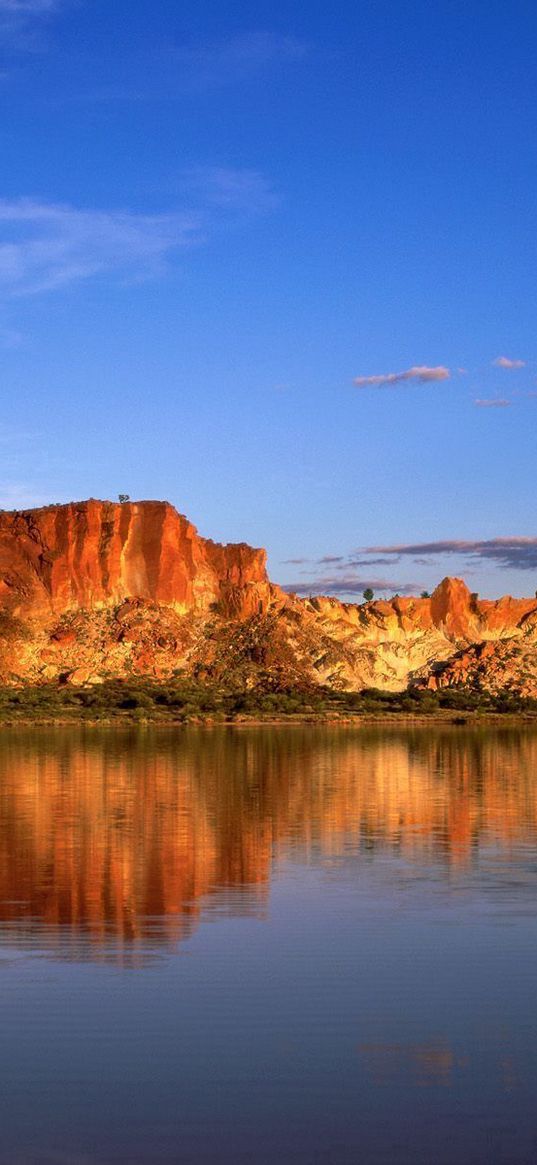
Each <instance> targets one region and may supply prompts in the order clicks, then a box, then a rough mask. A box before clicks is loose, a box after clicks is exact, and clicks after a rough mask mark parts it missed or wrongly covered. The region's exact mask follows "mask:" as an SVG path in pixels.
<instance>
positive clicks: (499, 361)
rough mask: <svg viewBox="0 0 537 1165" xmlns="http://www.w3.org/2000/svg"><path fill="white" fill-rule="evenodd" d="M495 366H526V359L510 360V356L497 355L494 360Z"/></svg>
mask: <svg viewBox="0 0 537 1165" xmlns="http://www.w3.org/2000/svg"><path fill="white" fill-rule="evenodd" d="M492 363H493V365H494V366H495V368H525V367H526V361H525V360H510V359H509V357H508V356H497V357H496V359H495V360H493V361H492Z"/></svg>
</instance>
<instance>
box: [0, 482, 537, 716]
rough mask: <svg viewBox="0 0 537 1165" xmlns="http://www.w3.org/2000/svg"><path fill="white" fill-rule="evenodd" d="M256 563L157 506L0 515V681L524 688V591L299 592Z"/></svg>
mask: <svg viewBox="0 0 537 1165" xmlns="http://www.w3.org/2000/svg"><path fill="white" fill-rule="evenodd" d="M265 561H266V558H265V552H264V551H263V550H255V549H252V547H250V546H247V545H245V544H244V543H241V544H238V545H228V546H221V545H218V544H216V543H214V542H210V541H208V540H207V539H204V538H201V537H200V536H199V534H198V533H197V531H196V529H195V527H194V526H193V525H192V524H191V523H190V522H189V521H188V520H187V519H186V518H185V517H183V516H182V515H181V514H178V513H177V511H176V510H175V509H174V508H173V506H170V505H169V504H168V503H166V502H136V503H125V504H123V505H119V504H115V503H112V502H102V501H95V500H90V501H87V502H80V503H72V504H69V505H65V506H47V507H45V508H43V509H37V510H26V511H23V512H12V513H7V512H0V681H1V682H4V683H6V682H7V683H20V682H25V681H32V682H48V681H57V680H58V679H61V680H64V681H65V680H69V681H70V682H72V683H97V682H99V681H102V680H103V679H105V678H108V677H112V676H117V677H127V676H129V675H137V676H143V675H147V676H152V677H155V678H162V679H164V678H165V677H166V676H169V675H170V674H171V673H173V672H174V671H176V670H177V669H181V670H183V671H186V672H189V673H192V674H195V675H197V676H200V677H202V678H203V677H206V678H208V679H211V680H219V681H221V682H224V683H226V684H234V685H236V686H245V687H252V686H254V685H256V684H257V683H262V684H267V683H268V684H272V685H284V684H286V683H287V684H294V683H314V684H326V685H328V686H331V687H338V688H346V689H350V690H360V689H362V688H364V687H374V688H381V689H384V690H387V691H400V690H403V689H404V688H406V687H407V686H408V684H409V683H410V684H412V683H417V684H419V685H420V686H423V685H425V686H429V687H439V686H445V685H457V684H474V685H477V686H481V687H487V685H490V687H491V690H498V688H499V686H503V687H505V686H511V687H517V688H518V689H521V688H522V690H523V691H524V692H525V693H526V694H530V695H531V694H536V695H537V602H536V601H535V600H534V599H512V598H510V597H504V598H502V599H498V600H496V601H489V600H480V599H478V597H477V596H476V595H472V594H471V593H470V591H469V590H468V588H467V586H466V585H465V583H464V582H462V580H460V579H450V578H447V579H444V580H443V582H442V583H440V585H439V586H438V587H437V588H436V590H435V591H434V593H433V595H432V597H431V598H430V599H421V598H399V597H396V598H393V599H391V600H389V601H377V602H371V603H365V604H361V605H357V604H355V603H342V602H340V601H339V600H338V599H332V598H315V599H309V600H308V599H299V598H297V597H296V596H294V595H286V594H285V593H284V592H283V591H282V590H281V589H280V588H279V587H277V586H274V585H272V584H271V583H270V582H269V580H268V578H267V574H266V566H265Z"/></svg>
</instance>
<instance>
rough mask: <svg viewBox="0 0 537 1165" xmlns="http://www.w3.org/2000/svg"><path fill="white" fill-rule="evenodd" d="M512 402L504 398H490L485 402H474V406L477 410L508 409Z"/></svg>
mask: <svg viewBox="0 0 537 1165" xmlns="http://www.w3.org/2000/svg"><path fill="white" fill-rule="evenodd" d="M512 403H513V402H512V401H510V400H506V399H505V398H498V397H491V398H490V399H488V400H487V399H485V400H475V401H474V404H475V405H477V407H478V409H508V408H510V406H511V405H512Z"/></svg>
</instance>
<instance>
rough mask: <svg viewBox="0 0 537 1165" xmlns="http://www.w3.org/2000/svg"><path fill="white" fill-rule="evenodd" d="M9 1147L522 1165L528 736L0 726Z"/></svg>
mask: <svg viewBox="0 0 537 1165" xmlns="http://www.w3.org/2000/svg"><path fill="white" fill-rule="evenodd" d="M0 1046H1V1055H0V1162H1V1163H2V1165H75V1163H76V1165H94V1163H97V1162H98V1163H99V1165H115V1163H119V1162H120V1163H122V1165H171V1163H172V1162H173V1163H174V1162H181V1163H183V1162H185V1163H196V1165H198V1163H201V1162H226V1163H227V1162H229V1163H231V1162H233V1163H234V1165H235V1163H243V1162H244V1163H246V1162H248V1163H255V1165H269V1163H270V1165H272V1163H275V1162H276V1163H286V1162H293V1165H294V1163H296V1165H306V1163H307V1165H309V1163H321V1162H322V1163H325V1162H328V1163H334V1165H452V1163H455V1162H457V1163H463V1165H496V1163H504V1165H530V1163H531V1165H535V1161H536V1160H537V733H536V732H532V731H531V730H529V729H528V730H525V729H524V728H521V729H520V730H518V729H490V728H487V729H481V730H470V729H466V728H456V727H449V728H446V729H441V728H438V729H434V728H433V729H408V730H405V729H399V728H397V727H396V728H387V729H385V730H384V729H383V730H380V729H369V728H361V729H359V728H358V729H349V728H341V729H337V728H336V729H331V728H324V727H321V726H317V727H309V726H302V727H282V728H272V727H271V728H259V729H256V728H236V729H233V728H231V729H224V728H222V729H199V730H197V729H188V730H177V731H172V730H169V731H168V730H162V729H159V730H150V729H148V730H144V729H136V730H135V729H133V730H132V731H129V730H118V729H114V730H109V731H100V730H96V729H86V730H83V729H80V730H67V729H58V730H55V731H52V730H51V731H46V730H35V731H31V732H28V731H26V732H23V731H19V730H14V729H13V730H11V729H10V730H4V731H3V732H2V734H1V735H0Z"/></svg>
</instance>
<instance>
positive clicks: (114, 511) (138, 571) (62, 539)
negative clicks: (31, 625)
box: [0, 499, 269, 618]
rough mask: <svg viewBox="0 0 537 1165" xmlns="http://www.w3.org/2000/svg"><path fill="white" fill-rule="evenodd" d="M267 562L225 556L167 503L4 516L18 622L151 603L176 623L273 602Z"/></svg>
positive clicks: (6, 599)
mask: <svg viewBox="0 0 537 1165" xmlns="http://www.w3.org/2000/svg"><path fill="white" fill-rule="evenodd" d="M265 564H266V555H265V552H264V551H263V550H254V549H252V547H250V546H246V545H245V544H243V543H241V544H238V545H229V546H219V545H218V544H216V543H214V542H210V541H208V540H207V539H205V538H200V536H199V534H198V533H197V531H196V528H195V527H194V526H193V525H192V524H191V522H189V521H188V520H187V519H186V518H184V517H183V516H182V514H178V513H177V511H176V510H175V509H174V508H173V506H170V505H169V504H168V503H167V502H136V503H131V502H127V503H125V504H123V505H119V504H115V503H113V502H101V501H95V500H93V499H92V500H90V501H86V502H78V503H72V504H69V505H65V506H47V507H45V508H44V509H37V510H25V511H23V512H20V513H18V512H12V513H7V512H0V607H1V608H3V609H4V610H6V611H8V612H9V613H10V614H12V615H14V616H16V617H22V618H27V617H28V616H30V617H32V616H37V617H39V618H46V617H47V616H49V615H52V614H59V615H61V614H64V613H65V612H66V611H70V610H78V609H85V610H92V609H97V608H99V607H113V606H115V605H117V604H118V603H121V602H122V601H123V600H125V599H129V598H142V599H150V600H152V601H153V602H157V603H163V604H166V605H167V606H171V607H173V608H174V610H176V611H177V612H178V613H183V614H184V613H186V612H190V611H204V610H208V609H209V607H210V606H211V604H213V603H222V604H223V607H224V609H226V607H227V606H229V607H231V608H232V611H233V614H237V615H239V616H240V615H241V614H243V613H246V612H248V613H251V612H252V611H253V610H256V609H260V606H261V607H262V606H263V604H265V605H266V603H267V600H268V590H269V588H268V580H267V575H266V566H265Z"/></svg>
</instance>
